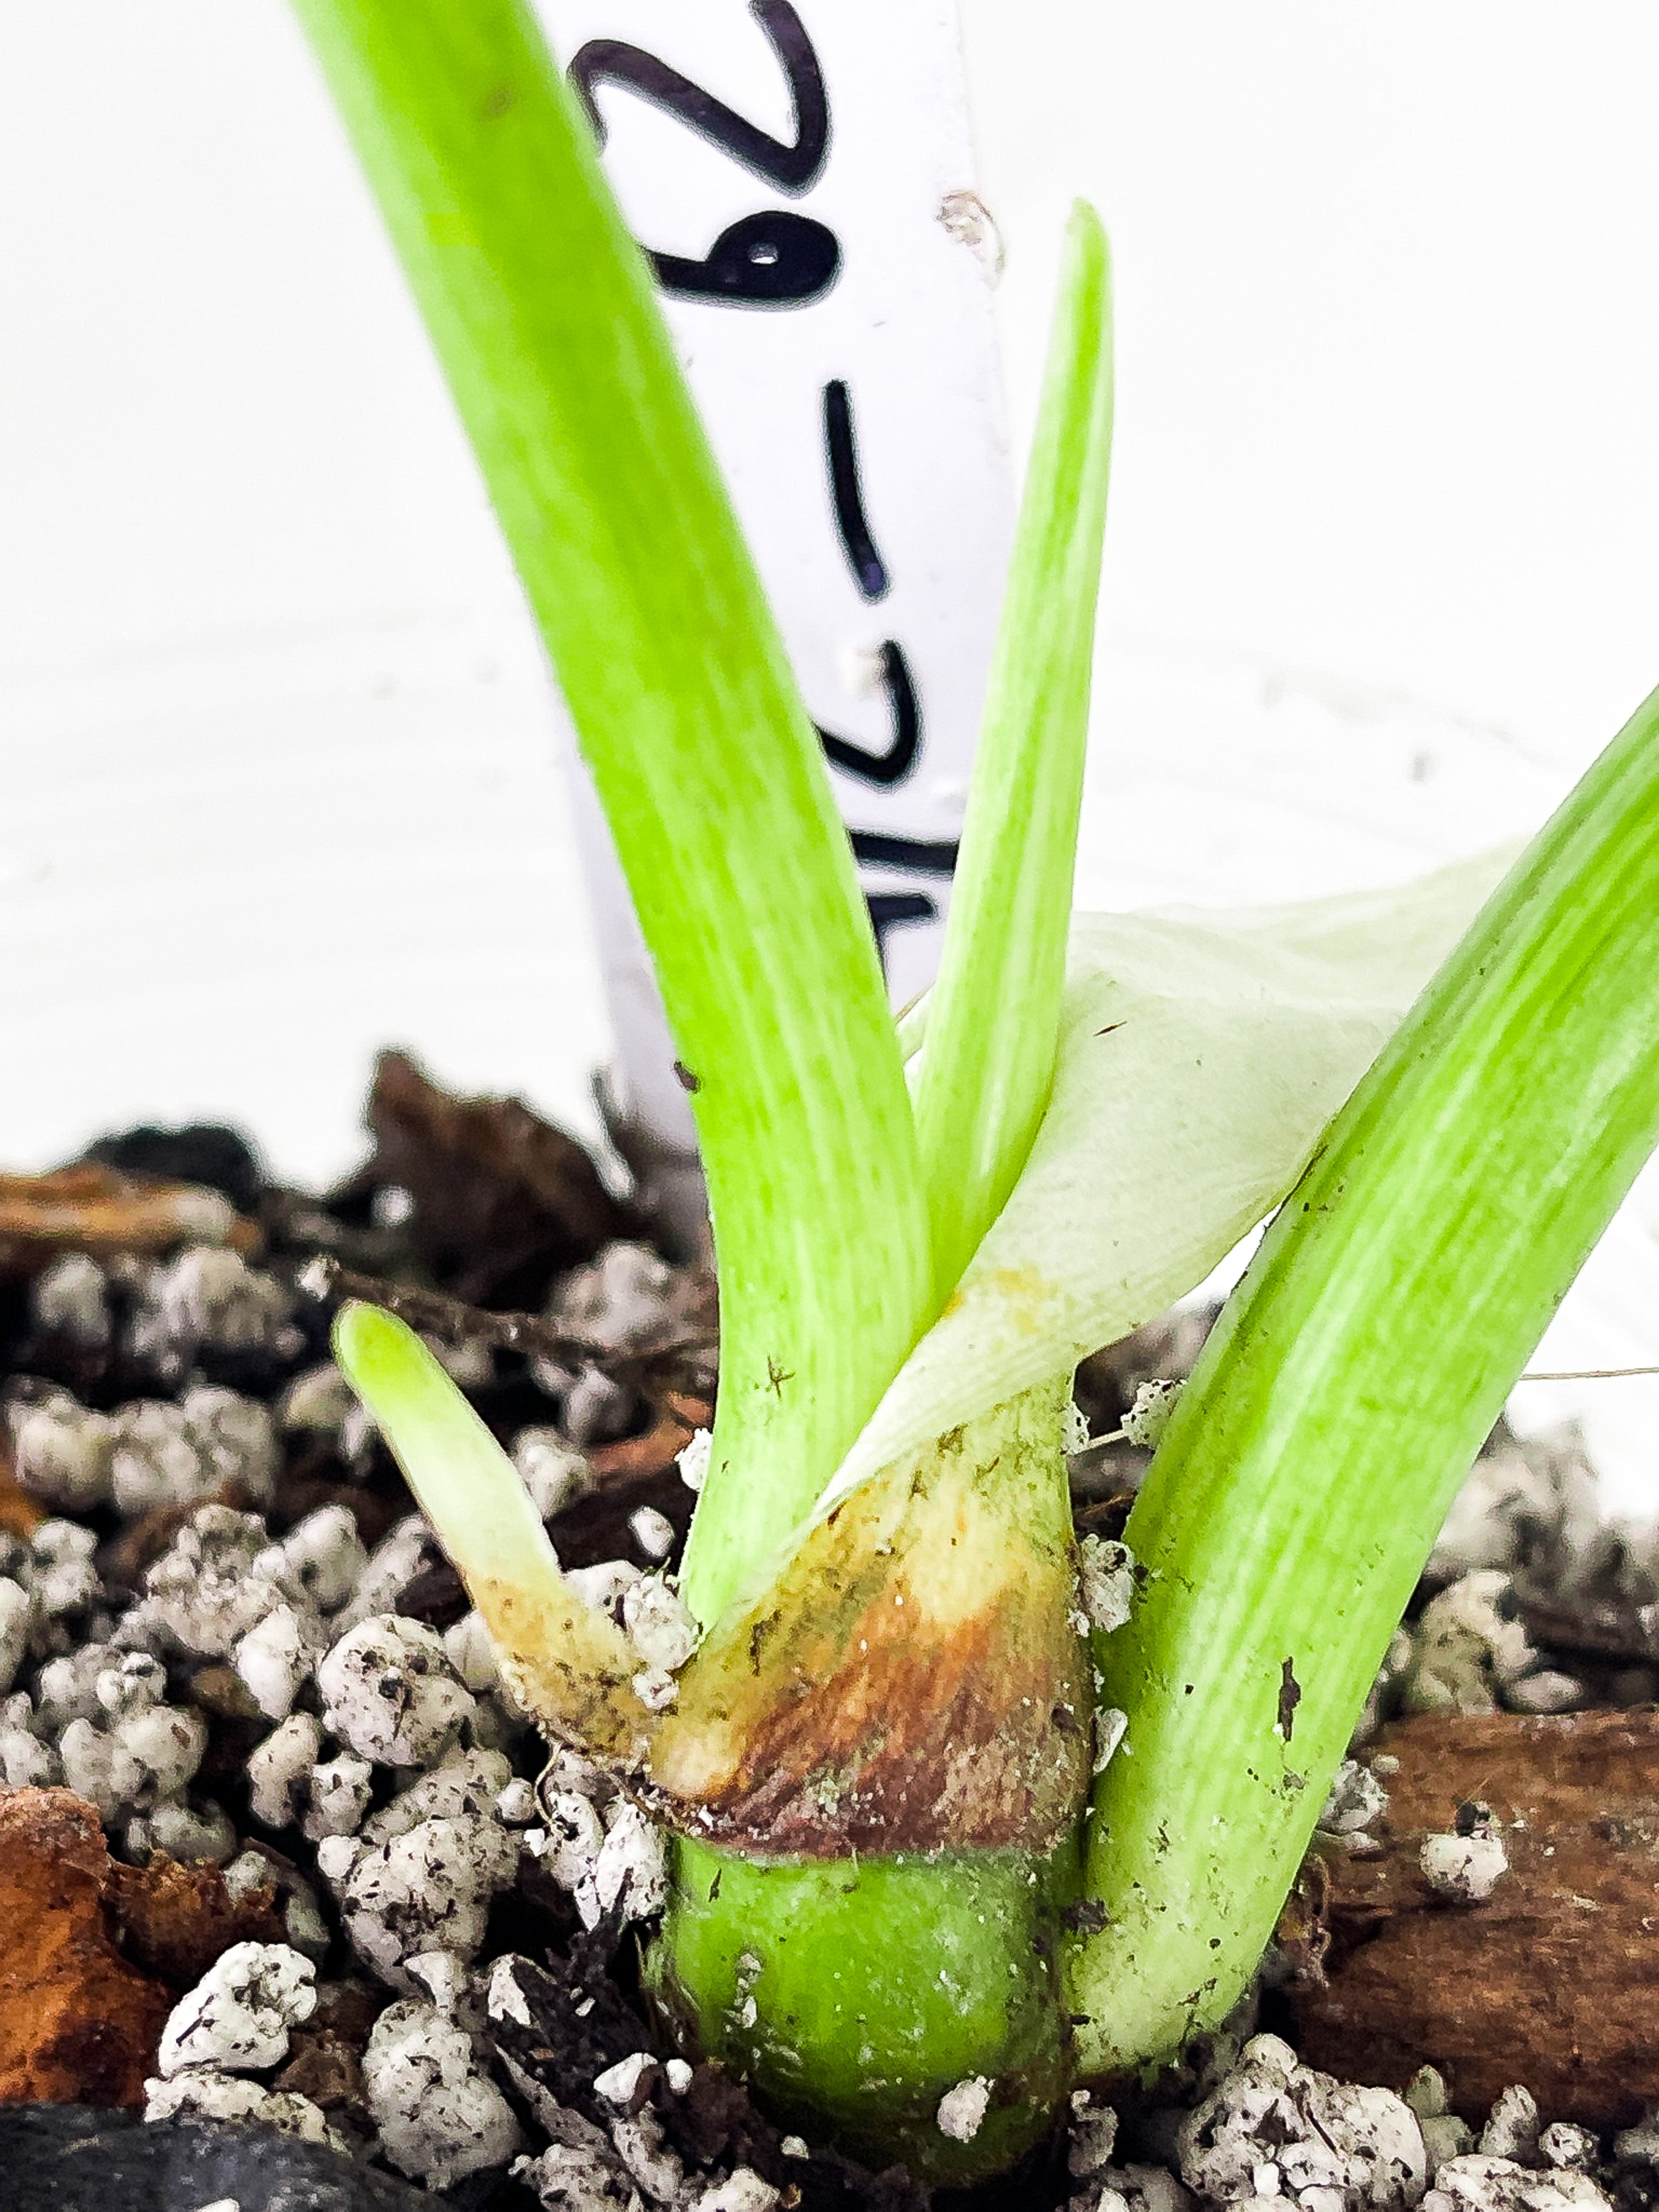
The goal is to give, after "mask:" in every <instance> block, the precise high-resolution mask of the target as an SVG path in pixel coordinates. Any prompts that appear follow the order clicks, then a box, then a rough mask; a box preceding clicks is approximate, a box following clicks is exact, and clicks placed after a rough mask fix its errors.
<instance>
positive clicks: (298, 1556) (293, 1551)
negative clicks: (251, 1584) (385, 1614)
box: [253, 1505, 368, 1613]
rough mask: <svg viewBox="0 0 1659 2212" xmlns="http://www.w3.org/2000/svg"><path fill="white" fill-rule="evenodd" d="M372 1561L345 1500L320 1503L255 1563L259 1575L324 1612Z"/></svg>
mask: <svg viewBox="0 0 1659 2212" xmlns="http://www.w3.org/2000/svg"><path fill="white" fill-rule="evenodd" d="M253 1566H254V1571H255V1573H256V1574H264V1575H269V1576H270V1578H271V1580H272V1581H273V1582H276V1583H282V1585H283V1588H284V1589H291V1590H294V1591H295V1592H296V1593H297V1594H298V1595H300V1596H301V1597H302V1598H304V1599H305V1600H306V1601H307V1603H308V1604H309V1605H311V1606H312V1607H314V1608H315V1609H316V1611H317V1612H319V1613H333V1612H335V1611H337V1609H338V1607H341V1606H343V1604H344V1603H345V1601H346V1600H347V1599H348V1598H349V1596H351V1595H352V1593H353V1592H354V1591H355V1590H356V1588H357V1585H358V1583H359V1582H360V1581H361V1580H362V1576H363V1573H364V1571H365V1570H366V1569H367V1567H368V1553H367V1552H366V1551H365V1550H364V1548H363V1540H362V1537H361V1536H360V1535H359V1534H357V1523H356V1521H355V1520H354V1519H353V1518H352V1516H351V1515H350V1514H349V1512H348V1511H347V1510H346V1508H345V1507H344V1506H343V1505H321V1506H319V1507H318V1509H317V1510H316V1511H315V1512H314V1513H307V1515H306V1516H305V1518H304V1520H303V1521H296V1522H295V1524H294V1526H293V1527H292V1528H290V1529H289V1532H288V1534H287V1535H286V1536H284V1537H283V1540H282V1541H281V1542H280V1543H279V1544H273V1545H271V1546H270V1548H269V1550H267V1551H264V1552H262V1553H260V1554H259V1557H258V1559H256V1560H255V1561H254V1563H253Z"/></svg>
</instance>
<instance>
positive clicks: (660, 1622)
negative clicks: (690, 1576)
mask: <svg viewBox="0 0 1659 2212" xmlns="http://www.w3.org/2000/svg"><path fill="white" fill-rule="evenodd" d="M622 1617H623V1627H624V1628H625V1629H626V1630H627V1632H628V1634H629V1638H630V1640H631V1641H632V1643H633V1646H634V1649H635V1650H636V1651H637V1652H638V1653H639V1655H640V1656H641V1659H643V1660H644V1662H645V1663H646V1665H647V1667H649V1668H656V1669H659V1670H660V1671H661V1672H662V1673H664V1674H677V1673H678V1670H679V1669H680V1668H682V1667H684V1664H685V1662H686V1661H687V1660H688V1659H689V1658H690V1656H691V1654H692V1653H693V1652H694V1651H695V1650H696V1648H697V1624H696V1618H695V1616H694V1615H693V1614H692V1613H691V1611H690V1607H688V1606H687V1604H686V1602H685V1601H684V1598H683V1597H682V1596H681V1595H680V1594H679V1592H678V1590H677V1589H675V1587H674V1585H673V1584H672V1583H671V1582H670V1581H669V1580H668V1578H667V1577H666V1576H664V1575H646V1576H644V1577H641V1579H640V1580H639V1581H638V1582H632V1583H629V1584H628V1585H627V1586H626V1588H625V1589H623V1594H622Z"/></svg>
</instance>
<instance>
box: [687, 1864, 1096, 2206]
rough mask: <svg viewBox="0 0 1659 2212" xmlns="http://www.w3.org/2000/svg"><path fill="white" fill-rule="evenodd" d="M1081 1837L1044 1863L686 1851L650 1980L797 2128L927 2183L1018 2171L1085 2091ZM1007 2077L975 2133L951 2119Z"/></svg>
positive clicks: (706, 2043)
mask: <svg viewBox="0 0 1659 2212" xmlns="http://www.w3.org/2000/svg"><path fill="white" fill-rule="evenodd" d="M1079 1880H1080V1858H1079V1850H1078V1846H1077V1844H1076V1843H1075V1841H1074V1840H1073V1839H1071V1838H1068V1839H1067V1840H1066V1842H1065V1843H1063V1844H1060V1846H1059V1848H1058V1849H1057V1850H1054V1851H1052V1852H1050V1853H1048V1854H1047V1855H1045V1856H1037V1855H1034V1854H1032V1853H1030V1852H1025V1851H1018V1850H1009V1851H978V1852H963V1853H943V1854H940V1855H939V1856H937V1857H909V1856H908V1855H907V1856H903V1857H892V1858H859V1859H832V1860H815V1861H805V1860H793V1861H786V1860H757V1859H745V1858H740V1857H736V1856H734V1855H732V1854H729V1853H726V1852H724V1851H717V1850H711V1849H709V1848H708V1846H707V1845H705V1844H696V1843H692V1842H690V1841H687V1840H684V1839H682V1840H679V1841H678V1842H677V1843H676V1844H675V1846H674V1863H673V1873H672V1883H671V1896H670V1901H669V1905H668V1911H667V1913H666V1916H665V1919H664V1922H663V1928H662V1933H661V1936H660V1937H659V1940H658V1942H657V1943H656V1945H655V1946H654V1948H653V1951H652V1954H651V1957H650V1959H649V1960H648V1962H647V1981H648V1985H649V1987H650V1990H651V1993H652V1995H653V1998H654V2000H655V2002H656V2003H657V2005H658V2007H659V2009H660V2011H661V2012H662V2013H663V2014H664V2015H665V2016H666V2018H667V2019H668V2020H669V2021H671V2025H672V2027H673V2029H674V2032H675V2033H676V2035H677V2036H678V2039H679V2040H680V2041H681V2042H682V2043H683V2044H684V2045H686V2046H687V2047H688V2048H690V2049H691V2050H693V2051H696V2053H698V2054H699V2055H700V2056H702V2057H709V2058H718V2059H720V2060H722V2061H723V2062H724V2063H726V2065H727V2066H728V2067H730V2068H731V2069H732V2071H733V2073H735V2074H737V2075H739V2076H741V2077H742V2078H743V2079H744V2080H746V2081H748V2082H749V2083H750V2086H751V2087H753V2088H754V2089H755V2090H756V2092H757V2093H758V2094H759V2095H760V2096H762V2097H763V2099H764V2100H765V2101H766V2104H767V2105H768V2106H769V2109H770V2110H771V2112H772V2113H773V2115H774V2117H775V2118H776V2119H777V2120H778V2121H779V2122H780V2124H782V2125H784V2126H786V2127H792V2128H795V2129H798V2130H799V2131H800V2132H801V2133H802V2134H804V2135H807V2136H812V2137H815V2138H816V2139H817V2140H819V2141H824V2140H828V2141H829V2142H833V2143H834V2144H835V2145H836V2147H837V2148H840V2149H842V2150H844V2151H846V2152H847V2153H848V2154H849V2155H852V2156H854V2157H860V2158H863V2159H865V2160H869V2161H873V2162H874V2163H876V2164H878V2165H881V2166H885V2165H887V2164H889V2163H890V2161H891V2160H892V2159H893V2158H894V2157H895V2155H898V2156H901V2157H902V2159H903V2160H904V2161H905V2163H906V2165H907V2166H909V2168H910V2170H911V2171H912V2172H914V2173H915V2174H916V2175H917V2176H918V2177H919V2178H920V2179H923V2180H926V2181H928V2182H946V2183H963V2182H967V2181H971V2180H973V2179H975V2178H977V2177H979V2176H981V2175H983V2174H986V2173H991V2172H1000V2171H1001V2170H1003V2169H1005V2168H1006V2167H1007V2166H1009V2165H1011V2164H1012V2162H1013V2161H1014V2160H1016V2159H1017V2158H1018V2157H1019V2156H1020V2155H1021V2154H1023V2153H1024V2152H1025V2151H1026V2150H1028V2149H1030V2148H1031V2146H1032V2145H1033V2144H1035V2143H1036V2142H1039V2141H1041V2140H1042V2137H1043V2136H1044V2135H1045V2134H1047V2132H1048V2130H1049V2129H1050V2127H1051V2126H1052V2125H1053V2124H1054V2116H1055V2113H1056V2111H1057V2110H1058V2108H1059V2107H1060V2104H1061V2102H1062V2100H1063V2099H1064V2095H1065V2092H1066V2088H1067V2087H1068V2086H1069V2079H1070V2048H1069V2046H1070V2040H1071V2035H1070V2027H1069V2025H1068V2021H1067V2015H1066V2012H1065V2010H1064V2008H1063V1997H1062V1994H1061V1990H1060V1976H1059V1972H1058V1961H1059V1955H1060V1940H1059V1939H1060V1914H1061V1913H1062V1911H1064V1910H1065V1908H1066V1905H1069V1904H1071V1903H1072V1902H1073V1901H1074V1899H1076V1898H1077V1896H1078V1895H1079ZM975 2078H980V2079H983V2080H985V2081H987V2082H988V2083H989V2085H990V2097H989V2102H988V2105H987V2109H986V2112H985V2115H984V2118H983V2119H982V2121H981V2123H980V2125H979V2127H978V2129H977V2130H976V2131H975V2134H974V2135H973V2136H972V2137H971V2139H970V2140H969V2141H968V2142H958V2141H956V2140H954V2139H953V2138H952V2137H951V2136H947V2135H946V2134H945V2133H944V2132H943V2131H942V2130H940V2128H939V2100H941V2098H943V2097H944V2096H945V2093H946V2092H947V2091H949V2090H951V2089H952V2088H953V2087H956V2086H957V2083H959V2082H962V2081H969V2080H973V2079H975Z"/></svg>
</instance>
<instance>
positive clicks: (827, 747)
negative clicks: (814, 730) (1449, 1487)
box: [818, 638, 921, 790]
mask: <svg viewBox="0 0 1659 2212" xmlns="http://www.w3.org/2000/svg"><path fill="white" fill-rule="evenodd" d="M881 677H882V682H883V684H884V686H885V687H886V691H887V699H888V703H889V705H890V707H891V708H892V710H893V742H892V744H890V745H889V746H888V748H887V750H886V751H885V752H884V753H872V752H871V751H869V750H866V747H865V746H863V745H855V744H849V743H848V740H847V739H846V738H838V737H836V736H835V735H834V733H833V732H830V731H829V730H826V729H823V728H820V729H819V731H818V735H819V737H820V738H822V739H823V750H824V751H825V753H826V754H827V755H828V756H829V758H830V759H831V760H832V761H833V762H834V763H835V764H836V767H837V768H840V769H846V771H847V773H848V775H856V776H858V777H860V779H861V780H862V781H864V782H866V783H876V784H879V785H880V786H881V787H882V788H883V789H884V790H887V789H890V787H891V786H892V785H894V784H896V783H902V782H903V781H904V779H905V777H906V776H907V775H909V773H910V771H911V769H913V768H914V767H915V764H916V756H917V754H918V753H919V752H920V751H921V708H919V707H918V706H917V704H916V687H915V684H913V683H912V682H911V680H910V667H909V663H908V661H907V660H906V659H905V658H904V654H903V653H902V651H901V649H900V648H899V647H897V646H896V645H895V644H894V642H893V641H892V639H891V638H889V639H888V641H887V642H886V644H885V645H884V646H883V647H882V648H881Z"/></svg>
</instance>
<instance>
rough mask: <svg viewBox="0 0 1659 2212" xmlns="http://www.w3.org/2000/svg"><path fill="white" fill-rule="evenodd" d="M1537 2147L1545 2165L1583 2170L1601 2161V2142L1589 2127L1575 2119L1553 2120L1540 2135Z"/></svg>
mask: <svg viewBox="0 0 1659 2212" xmlns="http://www.w3.org/2000/svg"><path fill="white" fill-rule="evenodd" d="M1538 2148H1539V2153H1540V2155H1541V2157H1542V2159H1543V2160H1544V2163H1545V2164H1546V2165H1547V2166H1565V2167H1571V2168H1574V2169H1577V2170H1578V2171H1581V2172H1584V2171H1588V2169H1589V2167H1591V2166H1595V2165H1598V2164H1599V2163H1600V2162H1601V2144H1600V2143H1599V2142H1597V2141H1596V2139H1595V2136H1594V2135H1593V2134H1592V2133H1591V2131H1590V2130H1589V2128H1581V2127H1580V2126H1579V2125H1578V2124H1577V2121H1576V2120H1556V2121H1553V2123H1552V2124H1551V2125H1550V2126H1548V2127H1547V2128H1546V2129H1545V2130H1543V2132H1542V2133H1541V2135H1540V2136H1539V2138H1538Z"/></svg>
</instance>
